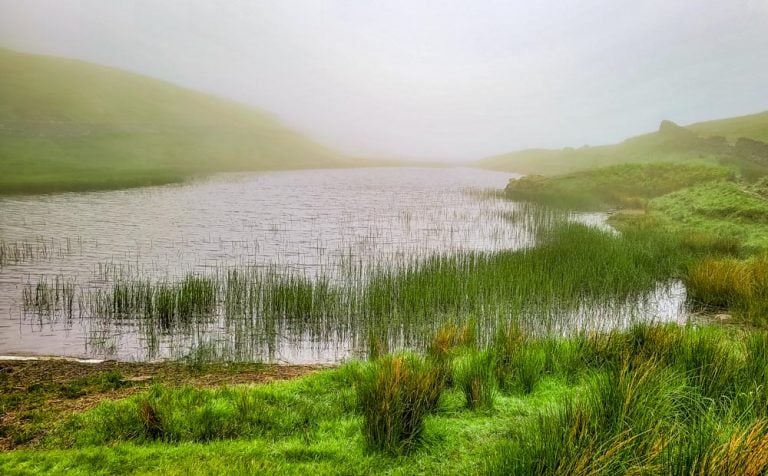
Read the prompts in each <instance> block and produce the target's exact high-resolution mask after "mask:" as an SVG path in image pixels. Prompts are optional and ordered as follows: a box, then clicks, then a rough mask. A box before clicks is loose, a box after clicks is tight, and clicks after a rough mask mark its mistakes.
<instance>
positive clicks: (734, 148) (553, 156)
mask: <svg viewBox="0 0 768 476" xmlns="http://www.w3.org/2000/svg"><path fill="white" fill-rule="evenodd" d="M763 140H765V141H767V142H768V112H766V113H761V114H755V115H751V116H743V117H737V118H733V119H723V120H718V121H710V122H702V123H698V124H694V125H692V126H688V127H680V126H678V125H676V124H674V123H672V122H670V121H663V122H662V123H661V125H660V127H659V129H658V131H656V132H652V133H650V134H645V135H641V136H637V137H633V138H630V139H627V140H625V141H623V142H621V143H619V144H613V145H604V146H598V147H581V148H578V149H573V148H565V149H560V150H550V149H529V150H523V151H519V152H513V153H509V154H503V155H498V156H494V157H488V158H485V159H482V160H479V161H477V162H475V165H476V166H478V167H483V168H489V169H494V170H502V171H510V172H518V173H524V174H540V175H560V174H567V173H572V172H577V171H581V170H587V169H592V168H597V167H604V166H609V165H616V164H622V163H644V162H652V161H667V162H679V161H683V160H689V159H697V160H701V159H705V160H706V159H711V160H718V161H723V160H725V161H730V162H734V163H737V165H739V166H740V167H743V168H744V169H749V170H752V169H753V168H754V167H760V168H762V167H764V166H768V155H766V156H765V157H762V154H763V152H762V144H763V143H762V141H763ZM756 151H757V152H756ZM762 162H765V163H762Z"/></svg>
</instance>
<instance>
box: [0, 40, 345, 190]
mask: <svg viewBox="0 0 768 476" xmlns="http://www.w3.org/2000/svg"><path fill="white" fill-rule="evenodd" d="M355 163H356V162H355V161H351V160H348V159H344V158H342V157H340V156H339V155H338V154H336V153H335V152H333V151H331V150H329V149H327V148H325V147H323V146H320V145H318V144H315V143H313V142H312V141H311V140H309V139H307V138H306V137H303V136H302V135H301V134H299V133H297V132H295V131H292V130H290V129H289V128H287V127H285V126H283V125H282V124H280V123H279V122H278V121H277V120H276V119H275V118H273V117H271V116H270V115H268V114H266V113H264V112H262V111H258V110H256V109H253V108H249V107H246V106H242V105H239V104H236V103H233V102H231V101H227V100H223V99H219V98H215V97H212V96H208V95H206V94H202V93H198V92H195V91H190V90H187V89H184V88H181V87H178V86H175V85H172V84H169V83H166V82H163V81H159V80H155V79H151V78H147V77H144V76H140V75H137V74H132V73H128V72H125V71H120V70H116V69H113V68H107V67H102V66H97V65H93V64H88V63H85V62H82V61H75V60H67V59H61V58H53V57H47V56H37V55H28V54H21V53H16V52H12V51H9V50H4V49H0V194H11V193H41V192H58V191H78V190H92V189H109V188H125V187H132V186H141V185H155V184H161V183H169V182H178V181H180V180H184V179H185V178H188V177H194V176H196V175H204V174H209V173H213V172H221V171H235V170H275V169H299V168H320V167H338V166H352V165H354V164H355Z"/></svg>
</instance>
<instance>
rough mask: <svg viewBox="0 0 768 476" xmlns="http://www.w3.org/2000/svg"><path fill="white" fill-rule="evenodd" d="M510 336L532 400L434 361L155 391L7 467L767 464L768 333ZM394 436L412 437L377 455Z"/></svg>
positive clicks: (567, 469)
mask: <svg viewBox="0 0 768 476" xmlns="http://www.w3.org/2000/svg"><path fill="white" fill-rule="evenodd" d="M449 334H450V332H449ZM507 334H508V335H513V334H514V335H517V336H518V337H515V339H516V342H518V343H517V344H516V347H517V349H518V350H517V351H516V352H517V353H519V355H526V356H529V358H526V359H525V360H521V361H518V362H520V363H522V362H523V361H527V360H529V359H534V360H540V361H542V362H543V366H542V367H541V369H540V371H539V372H538V373H537V374H536V375H535V379H534V381H533V383H532V387H531V390H530V392H529V393H525V392H524V391H522V390H521V389H522V388H523V387H524V386H523V385H521V384H519V383H518V382H517V381H518V380H519V379H522V378H525V377H523V375H524V374H525V372H523V371H522V370H521V369H520V367H519V365H518V364H512V365H510V366H509V367H508V370H509V372H510V373H509V375H510V376H511V378H512V380H513V382H512V385H510V386H507V387H501V388H505V390H503V391H500V392H498V393H497V394H496V395H495V398H494V405H493V407H487V406H486V407H482V411H476V410H472V409H469V408H467V402H466V397H465V392H464V391H463V390H462V388H461V387H462V385H461V384H460V382H461V381H462V380H461V379H452V380H453V382H455V383H453V384H449V385H447V386H444V384H442V383H440V382H442V380H440V379H439V378H436V376H437V375H438V374H439V372H438V373H436V372H435V371H434V369H435V367H434V365H435V364H434V363H430V359H431V357H418V356H415V355H398V356H385V357H382V358H381V359H378V360H375V361H373V362H370V363H351V364H347V365H345V366H343V367H341V368H339V369H336V370H328V371H324V372H319V373H316V374H313V375H310V376H308V377H303V378H301V379H299V380H294V381H288V382H278V383H271V384H267V385H255V386H254V385H249V386H236V387H220V388H214V389H199V388H192V387H189V386H180V387H176V386H157V385H156V386H153V387H151V388H150V389H149V390H146V391H142V392H140V393H137V394H135V395H133V396H131V397H129V398H127V399H123V400H116V401H113V402H103V403H100V404H99V405H97V406H96V407H95V408H93V409H91V410H87V411H85V412H81V413H76V414H74V415H71V416H66V415H65V416H63V417H61V418H60V419H58V420H55V421H54V422H51V423H50V426H51V432H50V434H49V435H48V436H47V437H46V438H45V439H44V440H42V441H40V442H39V443H38V444H37V446H36V447H35V448H34V449H27V450H17V451H13V452H8V453H5V454H2V455H0V470H1V471H2V472H3V473H4V474H28V473H29V474H31V473H39V472H46V471H47V472H69V473H74V474H93V473H116V472H120V473H121V474H126V473H147V472H163V473H170V474H182V473H187V472H190V471H191V472H194V473H214V472H222V471H225V472H229V473H248V472H254V471H258V472H260V473H262V474H278V473H279V474H285V473H289V474H306V473H307V472H315V473H318V474H339V473H341V474H369V473H371V472H377V473H385V474H427V473H432V474H476V473H486V474H488V473H489V474H521V475H524V474H525V475H527V474H563V473H571V474H573V473H577V474H605V475H608V474H616V473H617V472H619V473H627V472H629V473H647V474H681V475H682V474H729V473H733V472H734V471H737V472H738V471H742V470H745V468H746V470H747V472H748V474H761V473H763V472H764V471H765V470H766V468H768V459H767V458H766V457H765V455H766V454H768V453H766V448H767V447H768V424H767V423H766V418H767V417H768V414H766V408H768V406H766V403H768V401H767V400H766V393H765V391H764V388H765V385H766V384H768V380H766V379H767V378H768V377H767V376H768V339H766V336H765V334H764V333H762V332H756V331H735V330H734V331H726V330H723V329H719V328H714V327H704V328H695V327H679V326H676V325H668V326H657V325H643V326H635V327H632V328H631V329H629V330H627V331H625V332H610V333H607V334H601V333H597V334H595V333H593V334H582V335H578V336H574V337H572V338H569V339H563V338H558V339H552V338H545V339H539V338H533V337H529V336H525V335H523V334H520V333H519V332H517V331H510V332H508V333H507ZM496 345H497V344H493V345H492V346H491V347H490V348H489V349H488V350H487V351H483V350H474V349H472V348H471V347H463V348H457V349H455V350H454V351H452V352H451V353H450V355H451V357H450V359H452V360H456V361H458V360H460V359H464V360H466V359H470V360H471V359H475V358H480V359H482V358H483V357H482V356H483V355H484V354H483V352H490V353H493V354H503V353H504V352H505V351H500V350H499V349H497V348H496ZM455 365H456V366H458V362H457V363H455ZM492 370H494V374H496V371H495V364H494V365H493V366H492ZM373 395H384V396H386V398H387V399H388V400H386V401H390V402H392V403H396V405H386V404H383V403H382V400H379V399H373V398H371V397H372V396H373ZM412 410H414V412H413V413H409V411H412ZM390 423H391V424H392V425H391V426H390ZM406 423H407V424H406ZM379 430H381V431H382V432H381V433H378V431H379ZM404 430H405V431H404ZM414 430H415V431H414ZM372 434H376V435H378V436H371V435H372ZM395 434H399V435H401V436H405V438H398V439H390V440H389V441H392V442H396V443H395V444H394V446H388V445H383V446H382V445H380V444H379V442H380V441H382V440H381V439H380V437H381V436H384V435H395ZM384 440H386V438H384ZM405 441H407V442H408V444H407V445H405V446H403V444H402V443H403V442H405ZM402 454H406V456H398V455H402Z"/></svg>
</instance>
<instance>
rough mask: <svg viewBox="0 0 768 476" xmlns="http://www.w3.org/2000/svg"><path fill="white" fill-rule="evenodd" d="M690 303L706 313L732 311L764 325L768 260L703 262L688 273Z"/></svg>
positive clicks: (767, 292) (761, 258) (766, 258)
mask: <svg viewBox="0 0 768 476" xmlns="http://www.w3.org/2000/svg"><path fill="white" fill-rule="evenodd" d="M686 283H687V285H688V295H689V299H690V301H691V302H693V303H694V304H695V305H696V306H698V307H699V308H703V309H711V310H732V311H735V312H736V313H738V314H740V315H741V316H742V317H744V318H746V319H749V320H753V321H756V322H762V321H764V320H765V318H766V313H767V312H768V256H766V255H762V256H759V257H756V258H752V259H746V260H738V259H716V258H709V259H704V260H701V261H700V262H698V263H696V264H695V265H693V266H692V267H691V268H690V270H689V271H688V276H687V280H686Z"/></svg>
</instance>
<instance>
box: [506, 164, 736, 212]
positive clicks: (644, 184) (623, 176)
mask: <svg viewBox="0 0 768 476" xmlns="http://www.w3.org/2000/svg"><path fill="white" fill-rule="evenodd" d="M735 179H736V176H735V173H734V172H733V171H732V170H730V169H729V168H727V167H722V166H717V165H713V164H708V163H705V162H681V163H669V162H661V163H654V164H621V165H613V166H610V167H603V168H596V169H592V170H587V171H583V172H576V173H573V174H567V175H560V176H555V177H543V176H527V177H522V178H520V179H517V180H511V181H510V182H509V185H508V186H507V188H506V190H505V192H506V194H507V196H508V197H509V198H511V199H513V200H522V201H534V202H536V203H544V204H547V205H551V206H556V207H560V208H566V209H577V210H578V209H581V210H605V209H608V208H645V207H646V206H647V205H648V202H649V201H650V200H651V199H653V198H656V197H660V196H662V195H666V194H668V193H670V192H674V191H677V190H682V189H684V188H688V187H691V186H693V185H698V184H702V183H707V182H719V181H734V180H735Z"/></svg>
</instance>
